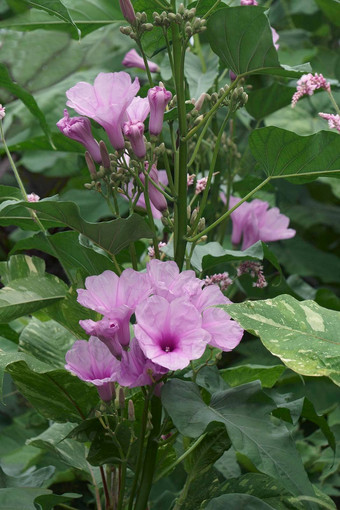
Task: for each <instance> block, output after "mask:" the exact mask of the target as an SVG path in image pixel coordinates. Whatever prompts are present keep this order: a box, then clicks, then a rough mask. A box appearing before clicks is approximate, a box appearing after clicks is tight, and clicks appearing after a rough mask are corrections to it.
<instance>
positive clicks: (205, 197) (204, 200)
mask: <svg viewBox="0 0 340 510" xmlns="http://www.w3.org/2000/svg"><path fill="white" fill-rule="evenodd" d="M230 115H231V111H230V110H229V111H228V114H227V115H226V117H225V119H224V120H223V122H222V125H221V127H220V130H219V132H218V135H217V140H216V143H215V147H214V152H213V157H212V160H211V163H210V167H209V174H208V180H207V185H206V187H205V190H204V192H203V197H202V201H201V204H200V208H199V211H198V214H197V217H196V219H195V222H194V224H193V227H192V233H193V234H195V232H196V230H197V226H198V223H199V221H200V219H201V217H202V214H203V212H204V209H205V206H206V204H207V200H208V194H209V190H210V184H211V180H212V177H213V173H214V170H215V165H216V160H217V156H218V152H219V150H220V143H221V138H222V134H223V131H224V128H225V127H226V125H227V122H228V120H229V117H230Z"/></svg>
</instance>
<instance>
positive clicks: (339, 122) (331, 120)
mask: <svg viewBox="0 0 340 510" xmlns="http://www.w3.org/2000/svg"><path fill="white" fill-rule="evenodd" d="M319 115H320V117H322V118H323V119H325V120H328V126H329V128H330V129H336V130H337V131H339V133H340V115H334V114H332V113H319Z"/></svg>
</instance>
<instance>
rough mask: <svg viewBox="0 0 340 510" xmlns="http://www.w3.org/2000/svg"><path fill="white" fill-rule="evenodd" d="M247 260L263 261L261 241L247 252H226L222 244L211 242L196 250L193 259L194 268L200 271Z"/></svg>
mask: <svg viewBox="0 0 340 510" xmlns="http://www.w3.org/2000/svg"><path fill="white" fill-rule="evenodd" d="M245 260H263V248H262V243H261V241H259V242H257V243H256V244H254V245H253V246H251V247H250V248H248V249H247V250H243V251H241V250H225V249H224V248H223V247H222V246H221V245H220V243H217V242H211V243H207V244H204V245H202V246H200V245H198V246H196V247H195V249H194V253H193V256H192V259H191V264H192V266H193V267H194V268H195V269H197V270H198V271H208V270H209V269H211V268H213V267H214V266H217V265H219V264H223V263H226V262H237V261H240V262H244V261H245Z"/></svg>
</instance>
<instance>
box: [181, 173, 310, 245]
mask: <svg viewBox="0 0 340 510" xmlns="http://www.w3.org/2000/svg"><path fill="white" fill-rule="evenodd" d="M307 175H310V174H307ZM285 177H286V176H285ZM271 179H272V177H267V179H265V180H264V181H263V182H261V184H259V185H258V186H256V188H255V189H253V190H252V191H250V193H248V195H246V196H245V197H243V198H242V199H241V200H240V201H239V202H238V203H237V204H236V205H234V207H232V208H231V209H229V211H227V212H226V213H224V214H222V216H220V217H219V218H218V219H217V220H216V221H214V223H212V224H211V225H209V227H207V228H206V229H204V230H203V232H200V233H199V234H197V235H196V236H194V237H189V238H187V241H188V242H194V241H197V240H198V239H200V238H201V237H202V236H204V235H206V234H207V233H208V232H210V230H212V229H214V228H215V227H217V225H219V224H220V223H221V221H224V220H225V219H226V218H228V217H229V216H230V215H231V213H232V212H234V211H235V209H237V208H238V207H239V206H240V205H241V204H243V202H246V201H247V200H248V198H251V197H252V196H253V195H254V193H256V192H257V191H259V190H260V189H261V188H263V186H265V185H266V184H267V183H268V182H269V181H270V180H271Z"/></svg>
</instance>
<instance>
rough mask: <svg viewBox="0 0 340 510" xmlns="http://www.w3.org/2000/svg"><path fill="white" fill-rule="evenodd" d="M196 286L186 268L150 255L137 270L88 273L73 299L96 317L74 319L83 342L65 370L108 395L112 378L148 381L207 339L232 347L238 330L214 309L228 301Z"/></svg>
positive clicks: (193, 354) (199, 349) (184, 360)
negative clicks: (84, 336)
mask: <svg viewBox="0 0 340 510" xmlns="http://www.w3.org/2000/svg"><path fill="white" fill-rule="evenodd" d="M204 284H205V282H204V281H202V280H199V279H198V278H196V276H195V273H194V271H183V272H182V273H180V272H179V270H178V267H177V265H176V263H175V262H171V261H169V262H162V261H160V260H156V259H155V260H151V261H150V262H149V263H148V264H147V270H146V272H145V273H138V272H137V271H134V270H133V269H125V270H124V271H123V273H122V274H121V276H120V277H118V276H117V275H116V274H115V273H113V272H111V271H104V273H102V274H101V275H98V276H90V277H88V278H87V279H86V281H85V289H79V290H78V302H79V303H80V304H81V305H83V306H84V307H86V308H90V309H92V310H94V311H96V312H97V313H99V314H101V315H102V319H100V320H99V321H93V320H91V319H87V320H81V321H80V322H79V323H80V325H81V327H82V328H83V329H84V330H85V331H86V333H87V334H88V335H91V336H90V340H89V341H88V342H87V341H85V340H78V341H76V342H75V344H74V345H73V347H72V348H71V349H70V350H69V351H68V352H67V354H66V363H67V364H66V366H65V368H66V369H67V370H69V371H71V372H73V373H74V374H76V375H77V376H78V377H79V378H80V379H82V380H84V381H87V382H91V383H92V384H94V385H96V386H97V387H98V391H99V394H100V396H101V398H102V399H104V400H110V398H111V397H110V395H112V383H113V382H118V383H119V385H120V386H127V387H130V388H134V387H136V386H144V385H150V384H152V383H154V382H157V381H159V380H160V379H161V378H162V377H163V376H164V375H165V374H166V373H167V372H168V371H169V370H180V369H183V368H185V367H186V366H187V365H188V364H189V363H190V361H191V360H194V359H198V358H200V357H201V356H202V355H203V353H204V351H205V349H206V346H207V345H208V344H209V345H211V346H213V347H217V348H219V349H221V350H224V351H230V350H232V349H233V348H234V347H236V345H238V343H239V342H240V340H241V338H242V335H243V330H242V328H241V327H240V326H239V325H238V324H237V322H234V321H233V320H231V318H230V316H229V315H228V314H227V313H226V312H225V311H224V310H222V309H221V308H216V307H215V305H221V304H228V303H230V301H229V300H228V299H227V298H226V297H225V296H224V295H223V294H222V292H221V290H220V289H219V287H218V286H217V285H209V286H205V287H203V286H204ZM132 315H134V317H135V324H134V326H133V336H132V337H131V331H132V330H131V329H130V319H131V317H132Z"/></svg>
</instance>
